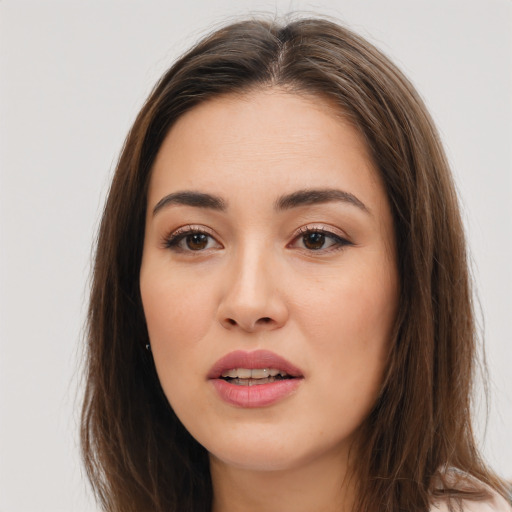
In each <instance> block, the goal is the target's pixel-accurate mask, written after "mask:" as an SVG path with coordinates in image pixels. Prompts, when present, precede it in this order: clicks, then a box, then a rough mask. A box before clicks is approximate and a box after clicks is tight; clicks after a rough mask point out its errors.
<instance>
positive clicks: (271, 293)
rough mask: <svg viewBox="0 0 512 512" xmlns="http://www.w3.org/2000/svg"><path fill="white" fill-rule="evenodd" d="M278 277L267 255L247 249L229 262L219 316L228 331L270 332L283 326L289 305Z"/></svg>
mask: <svg viewBox="0 0 512 512" xmlns="http://www.w3.org/2000/svg"><path fill="white" fill-rule="evenodd" d="M282 291H283V289H282V287H281V285H280V278H279V276H278V271H277V269H276V266H275V265H274V264H273V261H272V259H271V258H270V257H268V255H265V254H261V253H259V252H258V251H257V250H254V249H253V250H249V249H247V250H246V251H245V252H244V254H241V255H240V257H239V258H237V259H236V260H235V261H232V262H231V265H230V268H229V270H228V276H227V278H226V281H225V288H224V295H223V297H222V299H221V301H220V304H219V309H218V318H219V321H220V323H221V325H222V326H223V327H224V328H226V329H228V330H241V331H245V332H259V331H270V330H274V329H278V328H280V327H282V326H283V325H284V324H285V323H286V321H287V319H288V308H287V305H286V301H285V300H284V296H283V294H282Z"/></svg>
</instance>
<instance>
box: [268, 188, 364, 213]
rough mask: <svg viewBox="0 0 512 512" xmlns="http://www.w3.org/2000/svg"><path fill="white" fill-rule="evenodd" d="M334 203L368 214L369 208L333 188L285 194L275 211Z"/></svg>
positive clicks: (347, 193) (353, 196) (276, 204)
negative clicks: (348, 205)
mask: <svg viewBox="0 0 512 512" xmlns="http://www.w3.org/2000/svg"><path fill="white" fill-rule="evenodd" d="M335 201H341V202H342V203H348V204H351V205H353V206H356V207H357V208H359V209H360V210H362V211H364V212H366V213H370V210H369V208H368V207H367V206H366V205H365V204H364V203H363V202H362V201H361V200H360V199H358V198H357V197H356V196H355V195H354V194H351V193H350V192H345V191H343V190H338V189H333V188H327V189H319V190H315V189H307V190H298V191H297V192H293V193H291V194H286V195H284V196H281V197H280V198H279V199H278V200H277V201H276V203H275V209H276V210H278V211H279V210H289V209H291V208H297V207H300V206H307V205H310V204H322V203H331V202H335Z"/></svg>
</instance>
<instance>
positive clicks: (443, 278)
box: [81, 19, 503, 512]
mask: <svg viewBox="0 0 512 512" xmlns="http://www.w3.org/2000/svg"><path fill="white" fill-rule="evenodd" d="M272 86H278V87H282V88H285V89H287V90H289V91H290V92H292V93H298V94H301V93H308V94H313V95H315V96H317V97H318V98H319V101H325V100H328V102H329V104H331V105H336V106H337V107H338V108H339V113H340V114H341V115H343V116H344V117H345V118H347V119H349V120H350V121H351V122H352V123H353V124H354V125H355V126H356V127H357V128H358V129H359V131H360V133H361V134H362V135H363V136H364V138H365V140H366V142H367V144H368V147H369V149H370V151H371V154H372V156H373V159H374V162H375V165H376V168H377V169H378V170H379V172H380V174H381V178H382V181H383V183H384V185H385V188H386V191H387V194H388V198H389V201H390V204H391V208H392V212H393V218H394V228H395V233H396V243H397V254H398V262H397V263H398V269H399V275H400V299H399V313H398V318H397V320H396V337H395V341H394V344H393V348H392V351H391V354H390V360H389V365H388V371H387V375H386V378H385V381H384V384H383V389H382V392H381V395H380V397H379V399H378V401H377V403H376V404H375V406H374V408H373V410H372V412H371V414H370V415H369V417H368V418H367V420H366V421H365V423H364V425H363V426H362V427H361V428H362V430H361V431H362V434H363V436H364V440H365V442H364V443H363V444H362V448H361V452H360V453H358V461H357V467H356V468H355V471H356V472H357V482H358V486H359V487H358V496H359V497H358V502H357V503H356V509H357V511H359V512H363V511H370V510H379V511H397V510H408V511H413V510H418V511H424V510H427V509H428V505H429V502H430V500H431V499H432V497H433V495H434V494H435V493H436V492H444V493H445V494H450V493H452V494H457V492H459V493H460V491H456V490H455V489H452V490H450V486H449V484H448V483H447V482H445V483H444V486H443V490H442V491H435V490H434V489H433V482H434V481H435V479H436V478H441V479H442V478H443V473H442V471H441V472H440V470H442V469H443V468H449V467H456V468H459V469H460V470H463V471H464V472H466V473H468V474H470V475H473V476H475V477H476V478H478V479H479V480H481V481H482V482H484V483H486V484H488V485H490V486H491V487H493V488H494V489H497V490H498V491H500V492H503V490H502V487H501V484H500V482H499V480H498V479H497V478H496V477H494V476H493V475H492V474H491V473H490V472H489V471H488V469H486V467H485V466H484V465H483V463H482V461H481V459H480V457H479V454H478V451H477V449H476V446H475V440H474V437H473V432H472V427H471V418H470V408H471V388H472V377H473V371H474V364H475V338H476V337H475V327H474V320H473V311H472V304H471V289H470V279H469V275H468V267H467V255H466V249H465V240H464V234H463V227H462V223H461V219H460V214H459V208H458V204H457V198H456V194H455V192H454V186H453V183H452V178H451V175H450V171H449V168H448V164H447V161H446V158H445V155H444V152H443V149H442V146H441V144H440V142H439V137H438V134H437V132H436V129H435V127H434V125H433V122H432V120H431V118H430V116H429V114H428V113H427V110H426V108H425V106H424V104H423V102H422V100H421V99H420V97H419V96H418V94H417V92H416V91H415V90H414V88H413V87H412V85H411V84H410V83H409V81H408V80H407V79H406V78H405V77H404V76H403V74H402V73H401V72H400V71H399V70H398V69H397V68H396V67H395V66H394V65H393V64H392V63H391V62H390V61H389V60H388V59H387V58H386V57H385V56H384V55H383V54H382V53H380V52H379V51H378V50H377V49H375V48H374V47H373V46H372V45H371V44H369V43H368V42H367V41H365V40H363V39H362V38H360V37H359V36H357V35H355V34H354V33H352V32H351V31H349V30H347V29H346V28H343V27H340V26H339V25H337V24H335V23H332V22H329V21H325V20H320V19H299V20H295V21H292V22H290V23H288V24H286V25H280V24H279V23H277V22H273V21H261V20H249V21H243V22H238V23H235V24H232V25H229V26H227V27H224V28H222V29H220V30H218V31H216V32H215V33H213V34H212V35H210V36H209V37H206V38H205V39H204V40H202V41H201V42H200V43H199V44H197V45H196V46H195V47H194V48H192V49H191V50H190V51H189V52H188V53H187V54H186V55H184V56H183V57H182V58H181V59H179V60H178V61H177V62H176V63H175V64H174V65H173V66H172V67H171V68H170V70H169V71H168V72H167V73H166V74H165V75H164V76H163V77H162V79H161V80H160V82H159V83H158V84H157V85H156V87H155V89H154V90H153V92H152V93H151V95H150V96H149V98H148V100H147V101H146V103H145V105H144V106H143V108H142V110H141V112H140V113H139V115H138V116H137V119H136V121H135V123H134V125H133V127H132V129H131V131H130V133H129V135H128V137H127V139H126V142H125V145H124V148H123V151H122V153H121V156H120V159H119V163H118V166H117V170H116V173H115V176H114V179H113V182H112V186H111V189H110V193H109V196H108V200H107V203H106V206H105V210H104V213H103V218H102V222H101V227H100V231H99V237H98V243H97V252H96V259H95V265H94V273H93V280H92V290H91V299H90V308H89V317H88V338H87V340H88V343H87V351H88V353H87V365H88V366H87V374H86V379H87V385H86V390H85V400H84V405H83V414H82V431H81V434H82V449H83V457H84V461H85V467H86V469H87V473H88V476H89V478H90V480H91V482H92V484H93V487H94V490H95V492H96V495H97V497H98V498H99V500H100V501H101V503H102V505H103V507H104V509H105V510H108V511H110V512H130V511H133V512H144V511H155V512H157V511H161V512H163V511H166V512H169V511H174V512H188V511H201V512H208V511H209V510H210V507H211V499H212V488H211V482H210V474H209V466H208V454H207V453H206V450H205V449H204V448H203V447H202V446H200V445H199V444H198V443H197V442H196V441H195V440H194V439H193V438H192V437H191V436H190V435H189V434H188V432H187V431H186V429H185V428H184V427H183V425H182V424H181V423H180V421H179V420H178V418H177V417H176V416H175V414H174V412H173V411H172V409H171V407H170V405H169V404H168V402H167V400H166V398H165V396H164V394H163V392H162V390H161V388H160V384H159V382H158V378H157V376H156V371H155V367H154V364H153V361H152V358H151V355H150V353H149V352H148V351H146V350H145V345H146V343H148V334H147V330H146V325H145V320H144V315H143V311H142V305H141V298H140V292H139V284H138V283H139V269H140V263H141V255H142V245H143V238H144V219H145V209H146V194H147V187H148V181H149V178H150V173H151V167H152V164H153V161H154V159H155V156H156V154H157V152H158V150H159V148H160V145H161V144H162V141H163V140H164V138H165V136H166V134H167V133H168V131H169V129H170V127H171V126H172V125H173V123H174V122H175V121H176V120H177V119H178V118H179V117H180V116H181V115H183V114H184V113H185V112H187V111H189V110H190V109H192V108H193V107H194V106H195V105H197V104H199V103H201V102H204V101H207V100H208V99H210V98H213V97H215V96H219V95H225V94H232V93H243V92H248V91H250V90H254V89H258V88H265V87H272ZM468 493H469V494H471V491H468ZM477 494H478V493H477V492H476V490H475V493H474V497H478V496H477Z"/></svg>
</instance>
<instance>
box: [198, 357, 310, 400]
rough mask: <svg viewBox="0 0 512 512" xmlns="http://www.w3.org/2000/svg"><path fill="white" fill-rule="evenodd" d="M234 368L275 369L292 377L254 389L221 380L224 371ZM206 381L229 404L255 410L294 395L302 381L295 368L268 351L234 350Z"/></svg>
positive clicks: (223, 359)
mask: <svg viewBox="0 0 512 512" xmlns="http://www.w3.org/2000/svg"><path fill="white" fill-rule="evenodd" d="M233 368H248V369H255V368H275V369H277V370H283V371H285V372H286V373H287V374H288V375H290V376H292V377H294V378H292V379H283V380H278V381H275V382H269V383H266V384H259V385H255V386H240V385H236V384H231V383H230V382H228V381H225V380H224V379H221V378H220V377H221V374H222V373H223V372H224V371H227V370H231V369H233ZM208 379H210V382H212V384H213V386H214V387H215V389H216V391H217V393H218V394H219V395H220V397H221V398H222V399H223V400H224V401H225V402H227V403H228V404H231V405H235V406H238V407H246V408H254V407H265V406H268V405H271V404H273V403H275V402H277V401H279V400H281V399H283V398H285V397H286V396H288V395H290V394H291V393H293V392H294V391H295V390H296V389H297V388H298V386H299V385H300V383H301V382H302V380H303V375H302V372H301V371H300V370H299V369H298V368H297V367H296V366H294V365H293V364H291V363H290V362H289V361H287V360H286V359H284V358H282V357H280V356H278V355H277V354H274V353H273V352H269V351H268V350H256V351H254V352H244V351H242V350H237V351H235V352H231V353H229V354H227V355H226V356H224V357H222V358H221V359H219V360H218V361H217V362H216V363H215V364H214V365H213V367H212V369H211V370H210V372H209V373H208Z"/></svg>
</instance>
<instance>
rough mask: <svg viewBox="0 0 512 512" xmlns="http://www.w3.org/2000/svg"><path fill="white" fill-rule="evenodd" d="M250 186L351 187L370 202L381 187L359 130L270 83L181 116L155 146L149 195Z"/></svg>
mask: <svg viewBox="0 0 512 512" xmlns="http://www.w3.org/2000/svg"><path fill="white" fill-rule="evenodd" d="M248 187H249V188H250V187H252V189H253V192H254V194H256V193H258V194H259V196H260V197H261V194H262V193H263V195H268V196H270V195H271V193H272V192H273V191H274V192H275V195H281V194H283V193H291V192H293V191H294V190H295V189H297V188H302V189H304V188H315V189H318V188H332V187H339V188H343V189H347V188H348V189H350V190H349V191H350V192H351V193H354V194H356V195H362V196H363V197H365V198H366V200H367V201H370V202H374V200H375V199H378V198H377V197H373V196H376V195H379V193H382V190H380V189H381V188H382V187H381V186H380V180H379V177H378V173H377V172H376V170H375V167H374V165H373V162H372V160H371V158H370V156H369V151H368V149H367V147H366V144H365V142H364V140H363V138H362V136H361V135H360V134H359V132H358V131H357V130H356V129H355V128H354V127H353V126H352V125H351V124H350V123H349V122H348V121H347V120H346V119H344V118H343V117H342V116H341V115H340V112H339V111H338V110H337V109H336V108H335V107H334V106H333V105H331V104H330V103H329V102H328V101H327V100H325V99H323V98H320V97H317V96H313V95H297V94H292V93H289V92H286V91H283V90H276V89H268V90H261V91H256V92H250V93H247V94H245V95H242V96H241V95H225V96H222V97H218V98H215V99H212V100H209V101H206V102H204V103H202V104H200V105H198V106H197V107H195V108H193V109H192V110H190V111H189V112H187V113H186V114H184V115H183V116H182V117H180V118H179V119H178V120H177V122H176V123H175V124H174V126H173V127H172V129H171V130H170V132H169V133H168V135H167V136H166V138H165V140H164V142H163V144H162V146H161V148H160V150H159V152H158V155H157V158H156V160H155V163H154V165H153V170H152V176H151V182H150V188H149V197H148V200H149V203H150V204H151V203H152V204H153V205H154V204H155V202H156V201H158V200H159V197H158V195H159V194H160V195H161V194H163V193H169V192H173V191H175V190H191V189H193V190H197V189H201V190H203V191H208V192H214V193H216V194H218V195H221V196H224V195H226V194H227V195H229V194H237V191H244V190H246V189H247V188H248ZM254 194H253V195H254Z"/></svg>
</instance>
